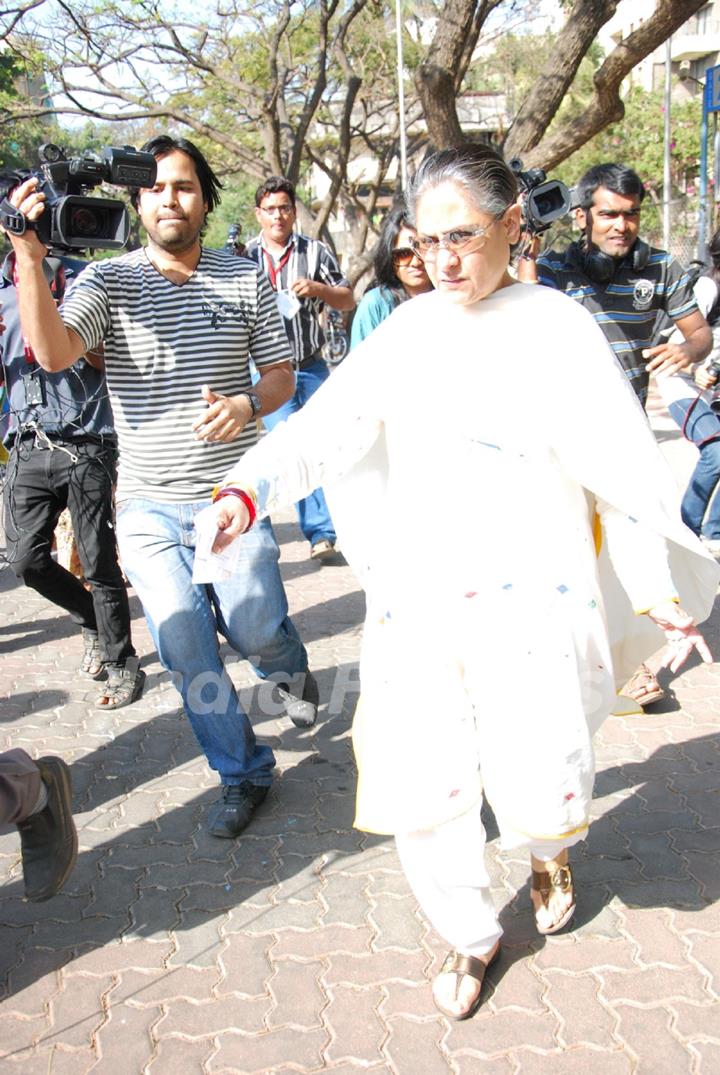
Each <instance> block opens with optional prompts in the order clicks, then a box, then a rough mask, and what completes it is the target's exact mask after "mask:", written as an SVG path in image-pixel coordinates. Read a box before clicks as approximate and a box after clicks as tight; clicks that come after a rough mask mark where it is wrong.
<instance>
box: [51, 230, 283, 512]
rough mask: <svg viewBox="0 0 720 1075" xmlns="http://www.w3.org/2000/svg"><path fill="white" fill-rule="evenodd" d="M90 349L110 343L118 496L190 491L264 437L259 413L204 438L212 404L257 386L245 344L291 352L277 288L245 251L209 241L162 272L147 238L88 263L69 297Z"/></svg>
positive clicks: (263, 356)
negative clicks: (197, 429)
mask: <svg viewBox="0 0 720 1075" xmlns="http://www.w3.org/2000/svg"><path fill="white" fill-rule="evenodd" d="M61 313H62V318H63V321H64V322H65V324H66V325H67V326H68V327H70V328H72V329H74V330H75V332H77V333H78V334H79V336H80V337H81V338H82V340H83V343H84V344H85V346H86V347H87V348H88V349H92V348H94V347H96V346H97V345H98V344H100V343H103V345H104V351H105V371H106V377H107V383H108V389H109V392H110V399H111V402H112V407H113V413H114V415H115V428H116V431H117V435H118V441H119V446H120V466H119V475H118V492H117V497H118V500H123V499H126V498H127V497H146V498H148V499H151V500H162V501H166V502H167V501H171V502H175V503H190V502H191V501H194V500H201V499H203V498H205V497H207V496H209V495H210V492H211V490H212V487H213V485H215V484H216V483H217V482H218V481H220V480H221V479H222V478H223V476H224V475H225V474H226V472H227V471H228V470H229V468H230V467H231V466H232V465H233V464H234V463H236V462H237V460H238V459H239V458H240V456H241V455H242V454H243V452H245V451H246V450H247V449H248V448H249V447H251V446H252V445H253V444H254V443H255V441H256V439H257V427H256V424H255V422H252V421H251V422H249V423H248V425H247V426H246V427H245V429H244V430H243V432H242V433H241V435H240V436H239V437H238V438H237V439H236V440H233V441H230V442H229V443H227V444H224V443H220V442H219V441H213V442H206V441H199V440H196V438H195V434H194V433H193V430H192V425H193V422H194V421H195V420H196V419H197V418H198V417H199V416H200V415H201V414H202V413H203V411H204V410H205V409H206V407H207V404H206V403H205V402H204V400H203V398H202V395H201V389H202V386H203V385H204V384H207V385H209V387H210V388H211V389H212V391H214V392H217V393H219V394H221V395H227V396H232V395H237V394H238V393H239V392H242V391H246V390H247V389H249V388H251V379H250V369H249V365H248V356H249V355H252V358H253V360H254V362H255V364H256V365H257V366H258V367H259V368H262V367H265V366H269V365H271V364H272V363H275V362H288V361H291V358H292V356H291V354H290V350H289V347H288V344H287V339H286V336H285V331H284V329H283V326H282V323H281V320H280V316H279V314H278V311H277V306H276V303H275V296H274V294H273V292H272V290H271V289H270V286H269V285H268V283H267V281H266V279H265V277H264V275H263V274H262V273H260V272H258V269H257V266H255V265H254V264H253V263H252V262H251V261H248V260H247V259H245V258H235V257H228V255H227V254H226V253H224V252H223V251H219V250H205V249H203V251H202V255H201V258H200V261H199V263H198V266H197V268H196V270H195V272H194V273H193V275H192V276H191V277H190V279H189V280H188V281H187V282H186V283H185V284H182V285H178V284H174V283H172V282H171V281H170V280H168V279H166V278H165V277H164V276H163V275H162V274H161V273H159V272H158V271H157V269H155V267H154V266H153V265H152V264H151V263H150V261H149V259H148V257H147V254H146V252H145V250H134V251H132V252H131V253H129V254H123V255H122V256H121V257H118V258H111V259H109V260H107V261H100V262H95V263H94V264H92V265H89V266H88V267H87V269H86V270H85V271H84V272H83V273H82V275H81V276H80V277H79V279H78V281H77V283H76V284H75V285H74V286H73V287H72V289H71V290H70V291H69V292H68V294H67V296H66V298H65V302H64V304H63V306H62V309H61Z"/></svg>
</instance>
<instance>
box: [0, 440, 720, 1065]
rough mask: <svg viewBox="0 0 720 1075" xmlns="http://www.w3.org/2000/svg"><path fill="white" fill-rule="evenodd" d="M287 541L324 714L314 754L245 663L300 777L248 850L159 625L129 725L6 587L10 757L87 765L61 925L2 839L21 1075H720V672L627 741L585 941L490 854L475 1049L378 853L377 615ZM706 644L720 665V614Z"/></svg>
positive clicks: (609, 787) (263, 715) (13, 843)
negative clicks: (51, 757) (369, 645)
mask: <svg viewBox="0 0 720 1075" xmlns="http://www.w3.org/2000/svg"><path fill="white" fill-rule="evenodd" d="M658 428H659V436H660V438H661V439H663V440H665V441H668V442H673V441H676V440H677V437H676V433H675V434H674V433H673V431H672V428H671V427H666V428H665V427H662V423H660V426H659V427H658ZM671 447H672V443H671ZM681 449H682V446H681V447H680V449H678V451H681ZM678 458H679V459H680V464H679V465H680V470H684V469H685V470H686V469H687V465H688V462H689V461H690V459H691V456H690V455H688V454H685V455H680V456H678ZM276 529H277V535H278V539H279V541H280V542H281V546H282V553H283V571H284V576H285V579H286V583H287V589H288V593H289V596H290V602H291V610H292V614H293V616H294V618H295V621H296V623H297V625H298V627H299V629H300V631H301V634H302V636H303V638H304V639H305V641H306V642H307V644H308V648H309V652H310V659H311V665H312V667H313V668H315V669H316V670H317V672H318V679H319V682H320V686H321V691H322V697H323V701H324V705H323V708H322V711H321V714H320V718H319V721H318V724H317V725H316V727H315V728H314V729H312V730H309V731H308V730H306V731H300V730H297V729H295V728H294V727H293V726H292V725H291V724H290V722H289V721H288V720H287V719H285V718H281V717H279V716H277V715H276V714H275V713H273V711H272V702H271V700H270V699H269V698H268V697H267V695H265V694H264V693H263V691H262V688H261V689H260V690H258V688H257V687H256V686H255V685H254V684H253V681H252V675H251V673H250V672H249V670H248V668H247V666H246V665H245V664H243V663H241V662H239V661H233V660H232V655H231V654H228V657H229V660H230V667H231V674H232V676H233V679H234V680H235V682H236V683H237V684H238V685H239V686H240V687H241V689H242V697H243V700H244V701H245V702H246V703H247V705H248V707H249V710H250V712H251V714H252V716H253V720H254V724H255V727H256V730H257V733H258V735H259V736H261V737H262V738H263V739H264V740H265V741H267V742H269V743H271V744H272V745H273V747H274V748H275V750H276V752H277V757H278V770H279V771H278V777H277V780H276V783H275V784H274V787H273V789H272V792H271V794H270V796H269V797H268V800H267V802H266V803H265V805H264V806H263V807H262V809H261V811H260V812H259V814H258V816H257V818H256V819H255V820H254V822H253V823H252V825H251V827H250V828H249V829H248V830H247V833H246V834H245V835H244V836H243V837H242V838H241V839H240V840H238V841H220V840H215V839H212V838H211V837H209V836H208V834H207V832H206V818H207V811H208V806H209V804H210V803H211V802H212V801H213V799H214V797H215V786H216V785H215V779H214V777H213V775H211V773H210V771H209V770H208V768H207V767H206V765H205V762H204V758H203V756H202V755H201V754H200V752H199V748H198V747H197V745H196V743H195V741H194V738H193V737H192V735H191V733H190V730H189V726H188V724H187V721H186V720H185V718H184V716H183V714H182V712H181V711H180V709H179V708H178V698H177V695H176V694H175V692H174V690H173V688H172V686H171V685H170V683H169V681H168V679H167V677H166V676H165V675H164V674H163V672H162V670H161V668H160V666H159V664H158V661H157V656H156V654H155V652H154V649H153V646H152V643H151V642H150V638H149V635H148V633H147V629H146V627H145V624H144V621H143V619H142V614H141V611H140V607H139V604H138V603H137V600H136V599H135V598H133V610H134V631H135V638H136V642H137V645H138V648H139V651H140V653H141V654H142V664H143V667H144V668H145V670H146V672H147V673H148V685H147V690H146V693H145V696H144V698H143V700H142V701H141V702H140V703H139V704H136V705H133V706H131V707H129V708H126V709H122V710H119V711H117V712H115V713H103V712H99V711H97V710H96V709H94V708H93V706H92V697H93V694H94V693H95V691H96V688H95V687H94V686H92V689H89V688H88V686H87V684H86V683H85V682H83V681H80V680H79V679H78V677H77V675H76V673H75V669H76V667H77V664H78V660H79V656H80V640H79V638H78V636H77V634H76V632H75V631H74V630H73V628H72V625H71V624H70V621H69V620H68V619H67V617H65V616H63V615H61V614H59V613H58V611H57V610H56V609H55V608H54V607H52V606H50V605H48V604H47V603H45V602H44V601H43V600H42V599H40V598H39V597H37V596H36V595H35V594H33V593H32V592H31V591H29V590H27V589H24V588H22V587H19V586H17V585H16V584H15V582H14V580H13V579H12V577H11V575H10V572H9V571H7V570H3V571H0V651H1V652H2V659H1V660H0V749H7V748H8V747H10V746H13V745H14V746H23V747H25V748H26V749H27V750H29V751H30V752H31V753H33V754H35V755H40V754H44V753H55V752H57V753H60V754H62V755H63V756H64V757H65V758H66V759H67V760H68V762H70V763H71V765H72V774H73V780H74V786H75V804H76V811H77V814H76V816H77V823H78V827H79V831H80V855H79V858H78V864H77V868H76V870H75V872H74V873H73V875H72V877H71V879H70V881H69V882H68V884H67V886H66V888H65V891H64V893H63V894H62V895H60V896H58V897H57V898H56V899H54V900H52V901H50V902H48V903H45V904H41V905H30V904H26V903H25V902H24V901H23V900H22V898H21V891H22V884H21V871H20V859H19V854H18V841H17V836H16V833H15V831H14V830H10V831H8V830H3V832H4V833H5V834H4V835H0V997H2V1003H1V1004H0V1072H2V1073H3V1075H13V1073H17V1075H65V1073H68V1075H82V1073H84V1072H89V1071H93V1072H100V1073H102V1075H134V1073H143V1075H145V1073H147V1075H194V1073H198V1075H199V1073H212V1075H231V1073H232V1075H236V1073H237V1075H251V1073H252V1075H269V1073H275V1072H295V1073H298V1075H310V1073H315V1072H333V1073H335V1075H357V1073H358V1072H365V1071H367V1072H373V1073H381V1072H382V1073H388V1075H390V1073H392V1075H445V1073H452V1075H511V1073H515V1072H522V1073H523V1075H535V1073H543V1075H544V1073H547V1075H563V1073H566V1072H567V1073H571V1075H594V1073H598V1075H600V1073H601V1075H626V1073H631V1072H640V1073H643V1075H665V1073H667V1075H671V1073H672V1075H682V1073H685V1072H692V1073H703V1075H716V1073H717V1072H720V1003H719V998H720V903H718V896H719V895H720V665H717V666H714V667H704V666H700V665H699V664H695V665H693V666H692V667H691V668H689V670H687V671H685V672H684V673H683V674H682V675H681V676H680V677H677V678H675V679H674V680H673V681H672V683H671V684H670V686H671V691H672V693H671V696H670V697H669V699H668V701H667V702H665V703H663V704H662V705H659V706H657V707H656V708H655V709H654V710H653V711H652V713H648V714H646V715H645V716H643V717H631V718H625V719H620V718H612V719H611V720H609V721H608V722H607V723H606V724H605V726H604V728H603V731H602V733H601V734H600V736H599V737H598V740H597V754H598V779H597V787H596V797H595V801H594V810H593V813H594V817H595V821H594V824H593V826H592V829H591V832H590V838H589V840H588V842H587V844H585V845H581V847H580V848H578V849H576V851H575V853H574V863H575V872H576V878H577V881H578V883H579V892H580V901H579V906H578V912H577V917H576V922H575V929H574V931H573V932H572V933H568V934H567V935H562V936H558V937H551V938H546V939H543V938H540V937H538V936H537V934H536V933H535V932H534V930H533V928H532V920H531V916H530V911H529V908H530V901H529V887H528V865H527V862H526V861H524V860H523V859H522V858H520V857H514V856H512V855H511V856H507V855H503V856H500V855H499V853H498V851H497V842H496V841H495V843H493V844H492V845H491V848H490V855H489V864H490V869H491V876H492V884H493V890H494V895H495V898H496V901H497V904H498V906H499V907H500V908H502V912H501V917H502V921H503V924H504V927H505V930H506V935H505V940H504V949H503V955H502V958H501V959H500V961H499V963H498V964H496V965H495V966H494V967H493V969H492V970H491V972H490V975H489V980H490V987H489V988H488V990H487V994H486V1000H485V1002H484V1004H483V1006H482V1007H481V1009H480V1011H479V1013H478V1014H477V1016H476V1017H475V1018H474V1019H472V1020H470V1021H469V1022H466V1023H460V1024H450V1023H448V1022H447V1021H446V1020H445V1019H444V1018H442V1017H441V1016H440V1015H439V1014H438V1012H437V1011H436V1010H435V1008H434V1006H433V1003H432V999H431V993H430V987H429V981H430V979H431V977H432V975H433V973H434V972H435V971H436V970H437V968H438V965H439V961H440V960H441V958H442V955H443V952H444V946H443V944H442V942H441V941H440V940H439V938H438V937H437V936H435V935H434V934H433V932H432V930H430V929H429V927H428V926H427V924H426V923H425V922H424V920H423V919H422V917H421V915H420V914H419V912H418V910H417V907H416V904H415V901H414V900H413V898H412V896H411V895H410V893H409V891H408V888H407V885H406V883H405V880H404V878H403V874H402V872H401V870H400V866H399V863H398V859H397V855H396V853H395V850H394V846H393V844H392V841H390V840H388V839H384V838H381V837H375V836H367V835H364V834H362V833H359V832H357V831H355V830H353V828H352V816H353V790H354V783H355V774H354V769H353V763H352V753H351V747H350V741H349V730H350V720H351V714H352V711H353V707H354V703H355V701H356V698H357V664H356V662H357V657H358V648H359V641H360V626H361V621H362V613H363V600H362V596H361V594H360V593H359V592H358V590H357V586H356V584H355V582H354V580H353V578H352V576H351V575H350V572H349V570H348V569H347V567H345V566H342V565H340V566H323V567H319V566H317V565H316V564H314V563H311V562H310V561H309V560H308V559H307V552H306V547H305V546H304V545H303V543H302V542H301V541H300V535H299V532H298V531H297V529H296V527H295V524H294V522H293V520H292V516H291V515H289V514H288V515H284V516H282V517H281V518H280V520H279V522H278V523H277V526H276ZM707 636H708V638H709V640H710V643H711V645H712V646H713V647H714V652H715V653H716V654H718V655H720V637H719V636H720V613H717V614H716V616H715V617H714V619H713V621H711V623H710V625H709V627H708V630H707ZM431 674H432V669H431V668H429V667H424V668H422V667H421V668H418V677H419V679H422V677H423V676H429V675H431ZM665 682H666V683H669V680H668V679H667V677H666V679H665ZM517 689H521V690H525V691H527V701H528V705H534V704H536V703H537V702H538V701H539V700H538V699H535V698H533V696H532V685H531V684H518V685H517ZM441 716H442V715H441V714H439V715H438V719H439V720H441ZM488 826H489V829H490V832H489V835H490V836H491V837H492V836H493V833H494V827H493V821H492V818H491V817H488Z"/></svg>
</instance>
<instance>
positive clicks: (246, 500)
mask: <svg viewBox="0 0 720 1075" xmlns="http://www.w3.org/2000/svg"><path fill="white" fill-rule="evenodd" d="M224 496H236V497H237V498H238V500H242V502H243V504H244V505H245V507H246V508H247V510H248V515H249V516H250V521H249V522H248V524H247V526H246V527H245V529H244V530H243V534H247V532H248V530H249V529H250V528H251V526H253V525H254V523H255V520H256V519H257V505H256V504H255V501H254V500H253V498H252V496H251V495H250V493H246V492H245V490H244V489H238V488H237V487H236V486H235V485H226V486H225V487H224V488H223V489H219V490H218V491H217V493H215V495H214V496H213V504H215V503H217V501H218V500H222V498H223V497H224Z"/></svg>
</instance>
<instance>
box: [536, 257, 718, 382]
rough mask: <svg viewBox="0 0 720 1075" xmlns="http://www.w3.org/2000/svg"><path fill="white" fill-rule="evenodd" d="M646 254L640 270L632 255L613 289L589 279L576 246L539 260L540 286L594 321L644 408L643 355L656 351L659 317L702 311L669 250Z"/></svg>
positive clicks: (645, 378) (688, 279)
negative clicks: (651, 349) (581, 308)
mask: <svg viewBox="0 0 720 1075" xmlns="http://www.w3.org/2000/svg"><path fill="white" fill-rule="evenodd" d="M644 249H645V252H646V254H647V258H645V257H643V258H641V259H640V260H641V261H642V262H643V264H642V265H641V266H636V264H634V262H635V260H636V259H634V258H633V255H632V252H631V254H630V255H629V256H628V257H625V258H623V259H622V261H620V262H619V263H618V266H617V269H616V271H615V275H614V276H613V278H612V280H610V281H609V282H608V283H597V282H596V281H594V280H591V279H590V277H589V276H587V275H586V274H585V272H584V271H583V269H582V267H581V266H582V261H581V255H580V251H579V247H578V244H577V243H571V244H570V245H569V246H568V248H567V250H565V251H564V252H560V251H557V250H548V251H546V252H545V253H544V254H542V255H541V257H539V258H538V260H537V266H538V282H539V283H541V284H545V285H546V287H552V288H555V289H557V290H558V291H564V292H565V294H566V295H569V296H570V298H572V299H575V301H576V302H579V303H580V304H581V305H582V306H584V307H585V309H586V310H589V311H590V313H591V314H592V315H593V317H594V318H595V320H596V321H597V323H598V325H599V326H600V328H601V329H602V330H603V332H604V333H605V336H606V338H607V341H608V343H609V344H610V346H611V347H612V349H613V351H614V352H615V356H616V357H617V359H618V361H619V363H620V365H621V366H622V368H623V369H624V370H625V374H626V376H627V377H628V379H629V381H630V383H631V385H632V386H633V388H634V389H635V392H636V393H637V395H638V397H639V399H640V402H641V403H644V402H645V399H646V397H647V390H648V380H649V376H648V373H647V371H646V369H645V366H646V364H647V359H645V358H643V356H642V352H643V349H644V348H646V347H652V346H653V339H654V336H655V325H656V322H657V317H658V312H659V311H660V310H664V311H665V312H666V313H667V314H668V315H669V316H670V317H671V318H672V319H673V321H677V320H678V319H679V318H682V317H687V316H688V314H691V313H693V312H694V311H695V310H697V308H698V307H697V303H696V301H695V296H694V294H693V289H692V278H691V277H690V274H689V273H688V272H687V270H685V269H684V268H683V267H682V265H681V264H680V262H679V261H677V259H676V258H674V257H673V256H672V254H668V252H667V251H666V250H658V249H656V248H655V247H652V246H650V247H645V248H644ZM579 357H580V358H581V357H582V356H579Z"/></svg>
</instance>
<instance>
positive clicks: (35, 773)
mask: <svg viewBox="0 0 720 1075" xmlns="http://www.w3.org/2000/svg"><path fill="white" fill-rule="evenodd" d="M40 784H41V777H40V770H39V769H38V767H37V765H36V764H35V762H34V761H33V760H32V758H31V757H30V755H29V754H26V752H25V751H24V750H20V749H17V750H7V751H5V752H4V753H3V754H0V825H7V824H14V825H17V823H18V822H19V821H24V820H25V818H26V817H28V815H29V814H30V811H31V810H32V808H33V806H34V805H35V803H36V802H37V800H38V795H39V794H40Z"/></svg>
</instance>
